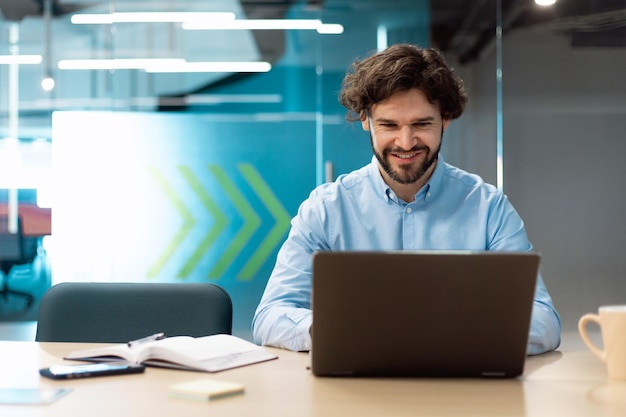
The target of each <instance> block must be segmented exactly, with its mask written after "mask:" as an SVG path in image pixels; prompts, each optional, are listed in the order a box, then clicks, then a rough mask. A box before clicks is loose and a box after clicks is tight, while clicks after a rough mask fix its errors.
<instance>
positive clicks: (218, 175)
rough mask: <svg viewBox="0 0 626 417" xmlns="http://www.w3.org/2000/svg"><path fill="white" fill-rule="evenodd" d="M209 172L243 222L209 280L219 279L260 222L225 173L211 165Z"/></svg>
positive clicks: (210, 274)
mask: <svg viewBox="0 0 626 417" xmlns="http://www.w3.org/2000/svg"><path fill="white" fill-rule="evenodd" d="M209 171H211V173H212V174H213V176H214V177H215V179H216V180H217V182H219V183H220V185H221V186H222V188H223V189H224V191H225V192H226V194H227V195H228V197H229V198H230V199H231V201H232V202H233V204H234V205H235V208H236V209H237V211H238V212H239V214H240V215H241V217H242V218H243V220H244V224H243V226H242V227H241V229H239V231H238V232H237V234H236V235H235V236H234V237H233V238H232V240H231V242H230V245H229V246H228V247H227V248H226V250H225V251H224V254H223V256H222V257H221V258H220V259H219V260H218V262H217V263H216V264H215V266H214V267H213V269H212V270H211V271H210V272H209V277H210V278H219V277H220V276H221V275H222V274H223V273H224V271H226V269H227V268H228V267H229V266H230V264H231V263H232V262H233V260H234V259H235V257H237V255H238V254H239V252H241V249H242V248H243V247H244V246H245V245H246V243H248V241H249V240H250V238H251V237H252V235H253V234H254V232H255V231H256V229H258V227H259V226H260V224H261V220H260V219H259V216H257V214H256V213H255V212H254V210H252V207H250V205H249V204H248V202H247V201H246V199H245V198H244V196H243V195H242V194H241V192H239V190H238V189H237V187H236V186H235V184H233V183H232V181H230V179H229V178H228V176H227V175H226V173H225V172H224V171H223V170H222V169H221V168H220V167H218V166H216V165H211V166H209Z"/></svg>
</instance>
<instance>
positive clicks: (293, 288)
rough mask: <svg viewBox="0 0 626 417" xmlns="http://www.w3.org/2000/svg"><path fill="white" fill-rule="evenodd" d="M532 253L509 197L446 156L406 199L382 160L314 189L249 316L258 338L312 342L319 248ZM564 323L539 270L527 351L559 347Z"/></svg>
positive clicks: (295, 344)
mask: <svg viewBox="0 0 626 417" xmlns="http://www.w3.org/2000/svg"><path fill="white" fill-rule="evenodd" d="M402 249H406V250H476V251H484V250H490V251H531V250H532V249H533V247H532V245H531V244H530V242H529V241H528V238H527V236H526V231H525V229H524V223H523V221H522V219H521V218H520V216H519V215H518V214H517V212H516V211H515V209H514V208H513V206H512V205H511V203H510V202H509V201H508V199H507V197H506V196H505V195H504V194H503V193H502V192H500V191H499V190H498V189H497V188H495V187H494V186H492V185H490V184H487V183H485V182H483V180H482V179H481V178H480V177H478V176H476V175H473V174H469V173H467V172H465V171H463V170H461V169H459V168H456V167H453V166H452V165H449V164H447V163H445V162H444V160H443V158H442V156H441V155H439V161H438V162H437V165H436V168H435V170H434V172H433V175H432V176H431V178H430V180H429V181H428V183H427V184H426V185H425V186H424V187H422V189H421V190H420V191H419V192H418V193H417V194H416V195H415V200H414V201H413V202H411V203H406V202H404V201H402V200H400V199H399V198H398V197H397V196H396V195H395V194H394V192H393V191H392V190H391V188H389V186H388V185H387V184H386V183H385V182H384V181H383V178H382V176H381V174H380V172H379V168H378V162H377V161H376V159H375V158H372V162H371V163H370V164H368V165H366V166H364V167H363V168H361V169H359V170H356V171H353V172H351V173H349V174H346V175H341V176H339V177H338V178H337V180H336V181H335V182H333V183H327V184H323V185H321V186H319V187H317V188H316V189H315V190H313V192H311V194H310V196H309V198H308V199H307V200H305V201H304V202H303V203H302V205H301V206H300V208H299V209H298V214H297V215H296V216H295V217H294V218H293V219H292V221H291V230H290V232H289V235H288V237H287V240H286V241H285V243H284V244H283V246H282V247H281V249H280V251H279V253H278V257H277V260H276V266H275V267H274V270H273V272H272V275H271V276H270V278H269V280H268V283H267V287H266V289H265V292H264V294H263V297H262V299H261V301H260V303H259V306H258V308H257V310H256V313H255V316H254V319H253V321H252V332H253V337H254V341H255V342H256V343H258V344H263V345H270V346H277V347H282V348H286V349H290V350H295V351H307V350H310V348H311V337H310V334H309V327H310V326H311V323H312V313H311V268H312V254H313V253H314V252H315V251H341V250H402ZM560 335H561V323H560V319H559V315H558V313H557V312H556V310H555V308H554V305H553V303H552V299H551V298H550V295H549V293H548V290H547V289H546V286H545V284H544V282H543V279H542V278H541V275H539V276H538V280H537V288H536V292H535V301H534V305H533V312H532V322H531V328H530V335H529V342H528V349H527V351H528V354H531V355H532V354H538V353H543V352H546V351H549V350H554V349H556V348H557V347H558V346H559V344H560V338H561V336H560Z"/></svg>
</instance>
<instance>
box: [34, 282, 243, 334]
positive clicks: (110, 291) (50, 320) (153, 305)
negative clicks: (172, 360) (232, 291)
mask: <svg viewBox="0 0 626 417" xmlns="http://www.w3.org/2000/svg"><path fill="white" fill-rule="evenodd" d="M232 320H233V305H232V301H231V298H230V296H229V295H228V293H227V292H226V291H225V290H224V289H223V288H221V287H219V286H218V285H215V284H211V283H149V282H141V283H137V282H132V283H99V282H66V283H60V284H57V285H54V286H53V287H51V288H50V289H49V290H48V291H47V292H46V293H45V294H44V296H43V297H42V299H41V301H40V304H39V318H38V321H37V334H36V336H35V340H37V341H38V342H94V343H95V342H103V343H125V342H128V341H130V340H136V339H139V338H142V337H145V336H148V335H151V334H155V333H161V332H163V333H165V335H166V336H168V337H169V336H183V335H184V336H194V337H200V336H209V335H213V334H218V333H226V334H231V333H232Z"/></svg>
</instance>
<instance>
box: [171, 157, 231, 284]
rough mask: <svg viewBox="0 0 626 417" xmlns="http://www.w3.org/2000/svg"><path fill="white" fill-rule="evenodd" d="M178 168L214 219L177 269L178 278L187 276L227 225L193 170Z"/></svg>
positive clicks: (223, 216) (183, 167) (225, 219)
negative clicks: (181, 265) (188, 256)
mask: <svg viewBox="0 0 626 417" xmlns="http://www.w3.org/2000/svg"><path fill="white" fill-rule="evenodd" d="M178 169H179V170H180V172H181V173H182V175H183V177H185V179H186V180H187V182H188V183H189V185H190V186H191V189H192V190H193V191H194V192H195V193H196V194H197V195H198V197H200V201H202V204H203V205H204V207H205V208H206V209H207V211H208V212H209V213H211V216H213V219H214V223H213V227H211V229H210V230H209V232H208V233H207V234H206V235H205V236H204V238H203V239H202V241H201V242H200V244H199V245H198V247H197V248H196V250H195V251H194V252H193V254H192V255H191V257H190V258H189V259H188V260H187V262H186V263H185V265H183V267H182V268H181V270H180V271H178V278H187V277H188V276H189V274H190V273H191V272H192V271H193V270H194V268H195V267H196V266H197V265H198V263H199V262H200V261H201V260H202V257H203V256H204V254H205V252H207V251H208V250H209V248H210V247H211V245H213V243H215V241H216V240H217V238H218V236H219V235H220V233H222V232H223V231H224V229H226V226H227V225H228V218H227V217H226V216H225V215H224V214H223V213H222V211H221V210H220V208H219V207H218V206H217V204H216V203H215V202H214V201H213V199H211V196H210V195H209V193H207V192H206V190H205V189H204V187H203V186H202V184H201V183H200V181H199V180H198V178H197V177H196V176H195V175H194V173H193V171H192V170H191V169H189V167H186V166H180V167H179V168H178Z"/></svg>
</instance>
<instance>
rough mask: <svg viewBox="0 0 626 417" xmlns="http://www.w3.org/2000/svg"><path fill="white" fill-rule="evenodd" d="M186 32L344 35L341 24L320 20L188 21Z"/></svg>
mask: <svg viewBox="0 0 626 417" xmlns="http://www.w3.org/2000/svg"><path fill="white" fill-rule="evenodd" d="M182 27H183V29H186V30H316V31H318V32H319V33H333V34H338V33H343V26H342V25H339V24H328V23H322V21H321V20H319V19H247V20H239V19H237V20H232V21H216V22H202V21H198V20H195V21H187V22H183V24H182Z"/></svg>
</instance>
